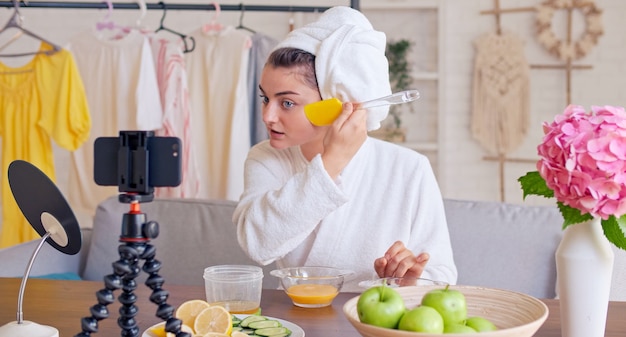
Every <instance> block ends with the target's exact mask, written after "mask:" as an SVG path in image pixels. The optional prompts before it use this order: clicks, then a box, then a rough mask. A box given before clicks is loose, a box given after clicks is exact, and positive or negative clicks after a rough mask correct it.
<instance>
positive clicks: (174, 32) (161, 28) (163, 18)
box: [154, 1, 196, 53]
mask: <svg viewBox="0 0 626 337" xmlns="http://www.w3.org/2000/svg"><path fill="white" fill-rule="evenodd" d="M159 5H161V7H163V16H161V23H160V25H159V28H157V29H156V30H155V31H154V32H155V33H156V32H159V31H162V30H164V31H166V32H170V33H172V34H174V35H178V36H179V37H180V38H181V39H182V40H183V45H184V46H185V49H183V53H190V52H192V51H193V50H194V49H195V48H196V40H195V39H194V38H193V36H187V35H186V34H183V33H179V32H177V31H175V30H173V29H170V28H167V27H165V25H163V22H165V15H166V14H167V7H166V6H165V3H164V2H163V1H159ZM187 38H189V40H190V41H191V47H189V45H188V44H187Z"/></svg>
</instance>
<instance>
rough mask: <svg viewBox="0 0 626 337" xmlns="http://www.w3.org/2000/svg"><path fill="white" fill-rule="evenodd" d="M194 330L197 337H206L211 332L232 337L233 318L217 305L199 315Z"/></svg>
mask: <svg viewBox="0 0 626 337" xmlns="http://www.w3.org/2000/svg"><path fill="white" fill-rule="evenodd" d="M193 329H194V331H195V332H196V335H201V336H205V335H206V334H207V333H209V332H217V333H221V334H226V335H230V333H231V332H232V330H233V318H232V316H231V314H230V313H229V312H228V310H226V309H224V307H221V306H219V305H215V306H212V307H208V308H206V309H204V310H202V312H201V313H200V314H198V316H197V317H196V320H195V322H194V325H193Z"/></svg>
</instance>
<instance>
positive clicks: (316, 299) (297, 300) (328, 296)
mask: <svg viewBox="0 0 626 337" xmlns="http://www.w3.org/2000/svg"><path fill="white" fill-rule="evenodd" d="M286 292H287V296H289V297H290V298H291V300H292V301H293V302H294V304H296V305H299V306H304V307H320V306H326V305H329V304H330V303H331V302H332V301H333V299H334V298H335V296H337V294H338V293H339V290H338V289H337V288H336V287H334V286H331V285H329V284H297V285H295V286H291V287H289V288H287V291H286Z"/></svg>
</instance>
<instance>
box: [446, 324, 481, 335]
mask: <svg viewBox="0 0 626 337" xmlns="http://www.w3.org/2000/svg"><path fill="white" fill-rule="evenodd" d="M443 333H476V330H474V329H472V328H470V327H469V326H467V325H463V323H452V324H446V325H445V326H444V328H443Z"/></svg>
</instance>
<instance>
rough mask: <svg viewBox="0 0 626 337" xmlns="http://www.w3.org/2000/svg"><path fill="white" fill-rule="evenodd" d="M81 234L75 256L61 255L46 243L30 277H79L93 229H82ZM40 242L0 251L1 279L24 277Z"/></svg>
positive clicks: (24, 243)
mask: <svg viewBox="0 0 626 337" xmlns="http://www.w3.org/2000/svg"><path fill="white" fill-rule="evenodd" d="M81 234H82V245H81V249H80V251H79V253H78V254H75V255H67V254H65V253H61V252H60V251H58V250H56V249H55V248H54V247H52V246H51V245H49V244H47V243H45V244H44V245H43V246H42V247H41V250H40V251H39V254H37V257H36V258H35V261H34V262H33V266H32V269H31V271H30V276H33V277H42V278H57V277H58V275H72V276H71V277H72V278H74V279H75V278H76V277H78V276H79V275H80V274H81V272H82V266H83V265H84V262H85V260H86V257H87V253H86V252H87V250H88V247H89V240H90V236H91V229H81ZM40 242H41V239H36V240H31V241H28V242H23V243H20V244H18V245H14V246H11V247H7V248H3V249H0V261H1V262H0V277H22V276H23V275H24V272H25V271H26V267H27V266H28V263H29V261H30V258H31V256H32V255H33V252H34V251H35V249H37V246H38V245H39V243H40Z"/></svg>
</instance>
